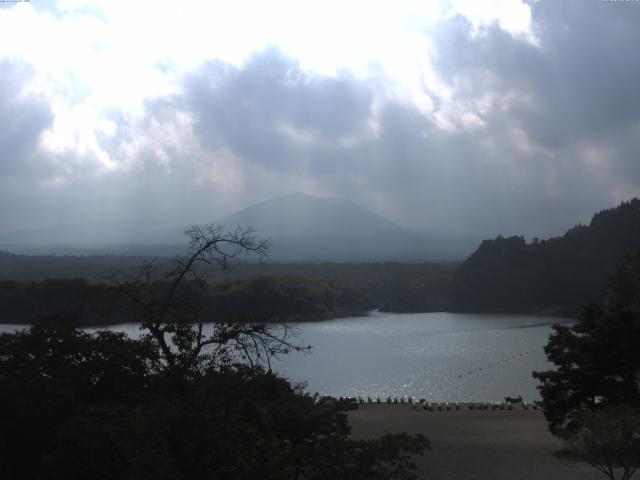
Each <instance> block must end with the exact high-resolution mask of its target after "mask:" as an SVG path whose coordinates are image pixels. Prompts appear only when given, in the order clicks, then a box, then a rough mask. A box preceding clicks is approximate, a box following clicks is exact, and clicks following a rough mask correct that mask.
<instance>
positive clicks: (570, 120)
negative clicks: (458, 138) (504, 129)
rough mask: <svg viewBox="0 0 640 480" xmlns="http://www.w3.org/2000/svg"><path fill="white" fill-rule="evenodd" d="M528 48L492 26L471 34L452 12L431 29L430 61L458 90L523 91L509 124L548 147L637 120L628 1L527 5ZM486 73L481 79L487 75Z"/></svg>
mask: <svg viewBox="0 0 640 480" xmlns="http://www.w3.org/2000/svg"><path fill="white" fill-rule="evenodd" d="M532 14H533V21H534V24H535V25H536V30H537V33H538V35H539V38H540V45H539V46H535V45H531V44H529V43H527V42H524V41H522V40H519V39H514V38H513V37H512V36H511V35H510V34H509V33H507V32H505V31H503V30H501V29H500V28H498V27H497V26H496V25H493V26H492V27H490V28H485V29H484V30H482V31H481V32H479V33H478V35H476V36H472V35H471V34H470V31H471V29H470V26H469V24H468V23H467V22H465V21H464V20H463V19H461V18H459V17H457V18H455V19H453V20H451V21H449V22H447V23H445V24H443V25H442V26H441V27H440V29H439V35H438V37H437V42H438V49H437V50H436V51H437V58H436V66H437V68H438V70H439V71H440V72H441V73H442V74H443V75H444V77H445V78H446V79H448V80H449V81H450V82H454V81H455V80H456V79H464V82H463V85H464V87H463V88H461V89H460V91H459V93H460V94H462V95H467V96H469V97H473V96H476V95H478V94H481V93H482V91H483V90H486V89H491V90H493V91H503V92H509V91H511V92H515V93H518V94H520V95H522V96H523V97H524V96H525V95H528V96H531V97H532V99H533V102H532V104H525V105H523V104H522V103H520V104H518V103H516V104H515V105H514V106H513V107H512V108H511V110H510V112H509V113H510V115H511V116H512V119H513V120H514V121H518V122H519V123H520V124H522V126H523V127H524V128H525V129H526V131H527V133H528V134H529V135H530V136H531V137H532V139H533V140H534V141H536V142H538V143H540V144H541V145H543V146H545V147H549V148H557V147H559V146H562V145H563V144H566V143H571V142H580V141H582V140H584V138H585V137H589V138H590V139H594V140H599V139H602V138H606V137H607V136H608V135H610V134H612V133H616V132H619V131H620V130H626V129H628V128H632V127H633V126H634V125H637V124H638V122H639V121H640V95H639V94H638V85H640V62H639V61H638V58H639V57H638V51H637V46H638V45H640V29H639V28H638V25H639V24H640V8H639V6H638V5H634V4H633V3H632V2H628V3H626V4H624V2H617V3H616V2H601V1H575V0H567V1H561V2H558V1H549V0H546V1H539V2H534V3H532ZM488 73H489V74H491V75H490V76H487V74H488Z"/></svg>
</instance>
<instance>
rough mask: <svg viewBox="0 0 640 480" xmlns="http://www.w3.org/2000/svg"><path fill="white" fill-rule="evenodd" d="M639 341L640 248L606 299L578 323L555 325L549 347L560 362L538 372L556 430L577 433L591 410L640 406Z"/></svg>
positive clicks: (587, 309) (546, 408)
mask: <svg viewBox="0 0 640 480" xmlns="http://www.w3.org/2000/svg"><path fill="white" fill-rule="evenodd" d="M639 345H640V253H638V254H636V255H635V256H633V257H628V258H627V259H626V260H625V261H624V262H623V264H622V265H621V267H620V268H619V269H618V270H617V272H616V273H615V274H614V275H613V276H612V277H611V281H610V293H609V295H608V297H607V298H606V300H604V301H602V302H600V303H595V304H591V305H588V306H586V307H585V308H584V309H583V311H582V313H581V315H580V318H579V320H578V322H577V323H575V324H574V325H572V326H563V325H556V326H554V332H553V333H552V335H551V336H550V338H549V343H548V344H547V346H546V347H545V351H546V353H547V357H548V358H549V360H550V361H551V362H553V363H554V364H555V365H556V367H557V368H556V370H550V371H545V372H534V377H536V378H538V379H539V380H540V382H541V385H540V387H539V390H540V393H541V395H542V398H543V404H544V411H545V415H546V417H547V420H548V421H549V427H550V430H551V431H552V432H553V433H554V434H556V435H559V436H564V437H566V436H571V435H573V434H574V432H576V431H577V430H579V429H580V428H581V421H580V419H581V418H585V416H584V415H585V412H597V411H600V410H604V409H607V408H609V407H617V406H624V407H629V408H640V348H638V346H639ZM637 433H638V434H640V432H637Z"/></svg>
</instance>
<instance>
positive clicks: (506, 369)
mask: <svg viewBox="0 0 640 480" xmlns="http://www.w3.org/2000/svg"><path fill="white" fill-rule="evenodd" d="M570 321H571V320H568V319H565V318H549V317H532V316H527V315H494V314H460V313H413V314H397V313H381V312H371V313H370V314H369V315H367V316H361V317H349V318H342V319H337V320H326V321H319V322H313V323H301V324H296V328H297V340H298V342H299V343H300V344H304V345H311V346H312V350H311V352H309V353H304V354H301V353H294V354H290V355H287V356H285V357H284V358H282V359H281V360H279V361H274V362H273V369H274V370H275V371H277V372H279V373H280V374H282V375H284V376H285V377H287V378H289V379H290V380H292V381H294V382H301V381H306V382H307V390H308V391H310V392H311V393H315V392H318V393H320V394H321V395H335V396H341V395H342V396H356V395H360V396H365V397H366V396H371V397H373V398H375V397H376V396H380V397H381V398H383V399H385V398H386V397H387V396H388V395H390V396H403V395H412V396H414V397H416V398H426V399H428V400H432V401H438V400H448V401H494V400H502V398H503V397H505V396H507V395H509V396H517V395H522V396H523V398H525V399H526V400H536V399H539V398H540V397H539V394H538V392H537V390H536V385H537V382H536V380H535V379H533V378H532V376H531V372H532V371H534V370H547V369H550V368H551V367H552V366H551V364H549V363H548V362H547V361H546V358H545V355H544V351H543V348H542V347H543V346H544V345H545V344H546V343H547V338H548V336H549V333H550V332H551V325H552V324H553V323H566V322H570ZM113 328H114V329H115V330H119V331H125V332H127V333H128V334H130V335H131V336H137V335H138V333H139V330H138V327H137V325H135V324H126V325H118V326H116V327H113ZM15 329H16V326H13V325H0V331H11V330H15Z"/></svg>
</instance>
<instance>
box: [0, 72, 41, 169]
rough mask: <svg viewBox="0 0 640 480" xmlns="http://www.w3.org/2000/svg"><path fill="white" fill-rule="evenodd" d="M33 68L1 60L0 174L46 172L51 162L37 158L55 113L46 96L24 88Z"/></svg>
mask: <svg viewBox="0 0 640 480" xmlns="http://www.w3.org/2000/svg"><path fill="white" fill-rule="evenodd" d="M31 76H32V72H30V70H29V68H28V67H27V66H26V65H23V64H20V63H14V62H9V61H6V60H5V61H0V152H1V153H0V155H1V158H0V176H24V175H32V176H35V177H41V176H46V175H47V174H48V173H49V170H50V165H47V164H46V163H44V162H42V163H40V162H38V161H37V159H36V158H35V154H36V150H37V146H38V142H39V141H40V137H41V135H42V133H43V131H44V130H45V129H46V128H47V127H49V126H50V125H51V122H52V121H53V115H52V112H51V110H50V108H49V105H48V104H47V102H46V100H45V99H44V98H42V97H41V96H38V95H33V94H30V93H29V92H28V91H26V89H25V88H24V85H25V84H26V83H28V80H29V79H30V78H31Z"/></svg>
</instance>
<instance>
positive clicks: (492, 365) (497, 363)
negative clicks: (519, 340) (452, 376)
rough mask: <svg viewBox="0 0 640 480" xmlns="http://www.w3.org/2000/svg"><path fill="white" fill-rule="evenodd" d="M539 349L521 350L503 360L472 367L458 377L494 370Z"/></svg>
mask: <svg viewBox="0 0 640 480" xmlns="http://www.w3.org/2000/svg"><path fill="white" fill-rule="evenodd" d="M537 351H538V349H537V348H534V349H531V350H527V351H526V352H520V353H518V354H515V355H512V356H510V357H507V358H505V359H503V360H500V361H499V362H494V363H489V364H488V365H486V366H485V367H479V368H475V369H472V370H468V371H467V372H464V373H460V374H459V375H458V378H459V379H462V378H465V377H468V376H470V375H474V374H478V373H480V372H482V371H484V370H492V369H494V368H496V367H499V366H501V365H505V364H507V363H509V362H513V361H514V360H517V359H519V358H520V357H524V356H525V355H530V354H532V353H534V352H537Z"/></svg>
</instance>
